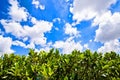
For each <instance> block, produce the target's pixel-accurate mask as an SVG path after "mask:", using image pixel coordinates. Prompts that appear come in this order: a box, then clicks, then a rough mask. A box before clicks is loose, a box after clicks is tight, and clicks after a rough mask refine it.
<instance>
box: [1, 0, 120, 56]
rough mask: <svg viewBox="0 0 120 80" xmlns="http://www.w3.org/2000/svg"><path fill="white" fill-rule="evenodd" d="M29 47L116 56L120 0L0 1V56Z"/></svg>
mask: <svg viewBox="0 0 120 80" xmlns="http://www.w3.org/2000/svg"><path fill="white" fill-rule="evenodd" d="M29 48H32V49H34V50H35V51H40V50H45V51H49V50H50V49H51V48H58V49H59V50H60V51H61V53H66V54H67V53H70V52H71V51H72V50H74V49H77V50H80V51H84V50H86V49H90V50H92V51H98V52H108V51H115V52H117V53H120V0H1V4H0V55H2V54H4V53H13V52H14V53H16V54H20V55H26V54H27V53H28V51H29Z"/></svg>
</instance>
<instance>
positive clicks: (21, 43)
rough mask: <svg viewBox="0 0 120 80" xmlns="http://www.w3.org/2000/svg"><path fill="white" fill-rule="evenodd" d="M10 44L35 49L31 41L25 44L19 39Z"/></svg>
mask: <svg viewBox="0 0 120 80" xmlns="http://www.w3.org/2000/svg"><path fill="white" fill-rule="evenodd" d="M12 45H15V46H21V47H23V48H32V49H35V45H34V44H33V43H32V42H31V43H30V44H28V45H26V44H25V43H23V42H21V41H18V40H15V41H13V42H12Z"/></svg>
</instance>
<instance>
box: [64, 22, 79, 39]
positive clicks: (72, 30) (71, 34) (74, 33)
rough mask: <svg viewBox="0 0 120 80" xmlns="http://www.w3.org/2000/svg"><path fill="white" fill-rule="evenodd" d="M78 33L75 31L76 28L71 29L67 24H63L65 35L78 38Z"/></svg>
mask: <svg viewBox="0 0 120 80" xmlns="http://www.w3.org/2000/svg"><path fill="white" fill-rule="evenodd" d="M79 33H80V32H79V31H78V30H77V28H76V27H72V25H70V24H69V23H66V24H65V34H68V35H70V36H75V37H78V36H80V34H79Z"/></svg>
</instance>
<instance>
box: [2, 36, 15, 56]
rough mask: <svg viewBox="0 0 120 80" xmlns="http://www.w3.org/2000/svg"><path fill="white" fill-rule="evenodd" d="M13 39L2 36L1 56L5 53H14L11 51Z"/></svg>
mask: <svg viewBox="0 0 120 80" xmlns="http://www.w3.org/2000/svg"><path fill="white" fill-rule="evenodd" d="M11 46H12V39H11V38H10V37H3V36H1V35H0V56H1V55H3V54H4V53H13V52H14V51H13V50H12V49H11Z"/></svg>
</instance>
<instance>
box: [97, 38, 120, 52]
mask: <svg viewBox="0 0 120 80" xmlns="http://www.w3.org/2000/svg"><path fill="white" fill-rule="evenodd" d="M110 51H115V52H117V53H120V42H119V40H117V39H115V40H112V41H109V42H105V43H104V45H103V46H101V47H100V48H99V49H98V52H110Z"/></svg>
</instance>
